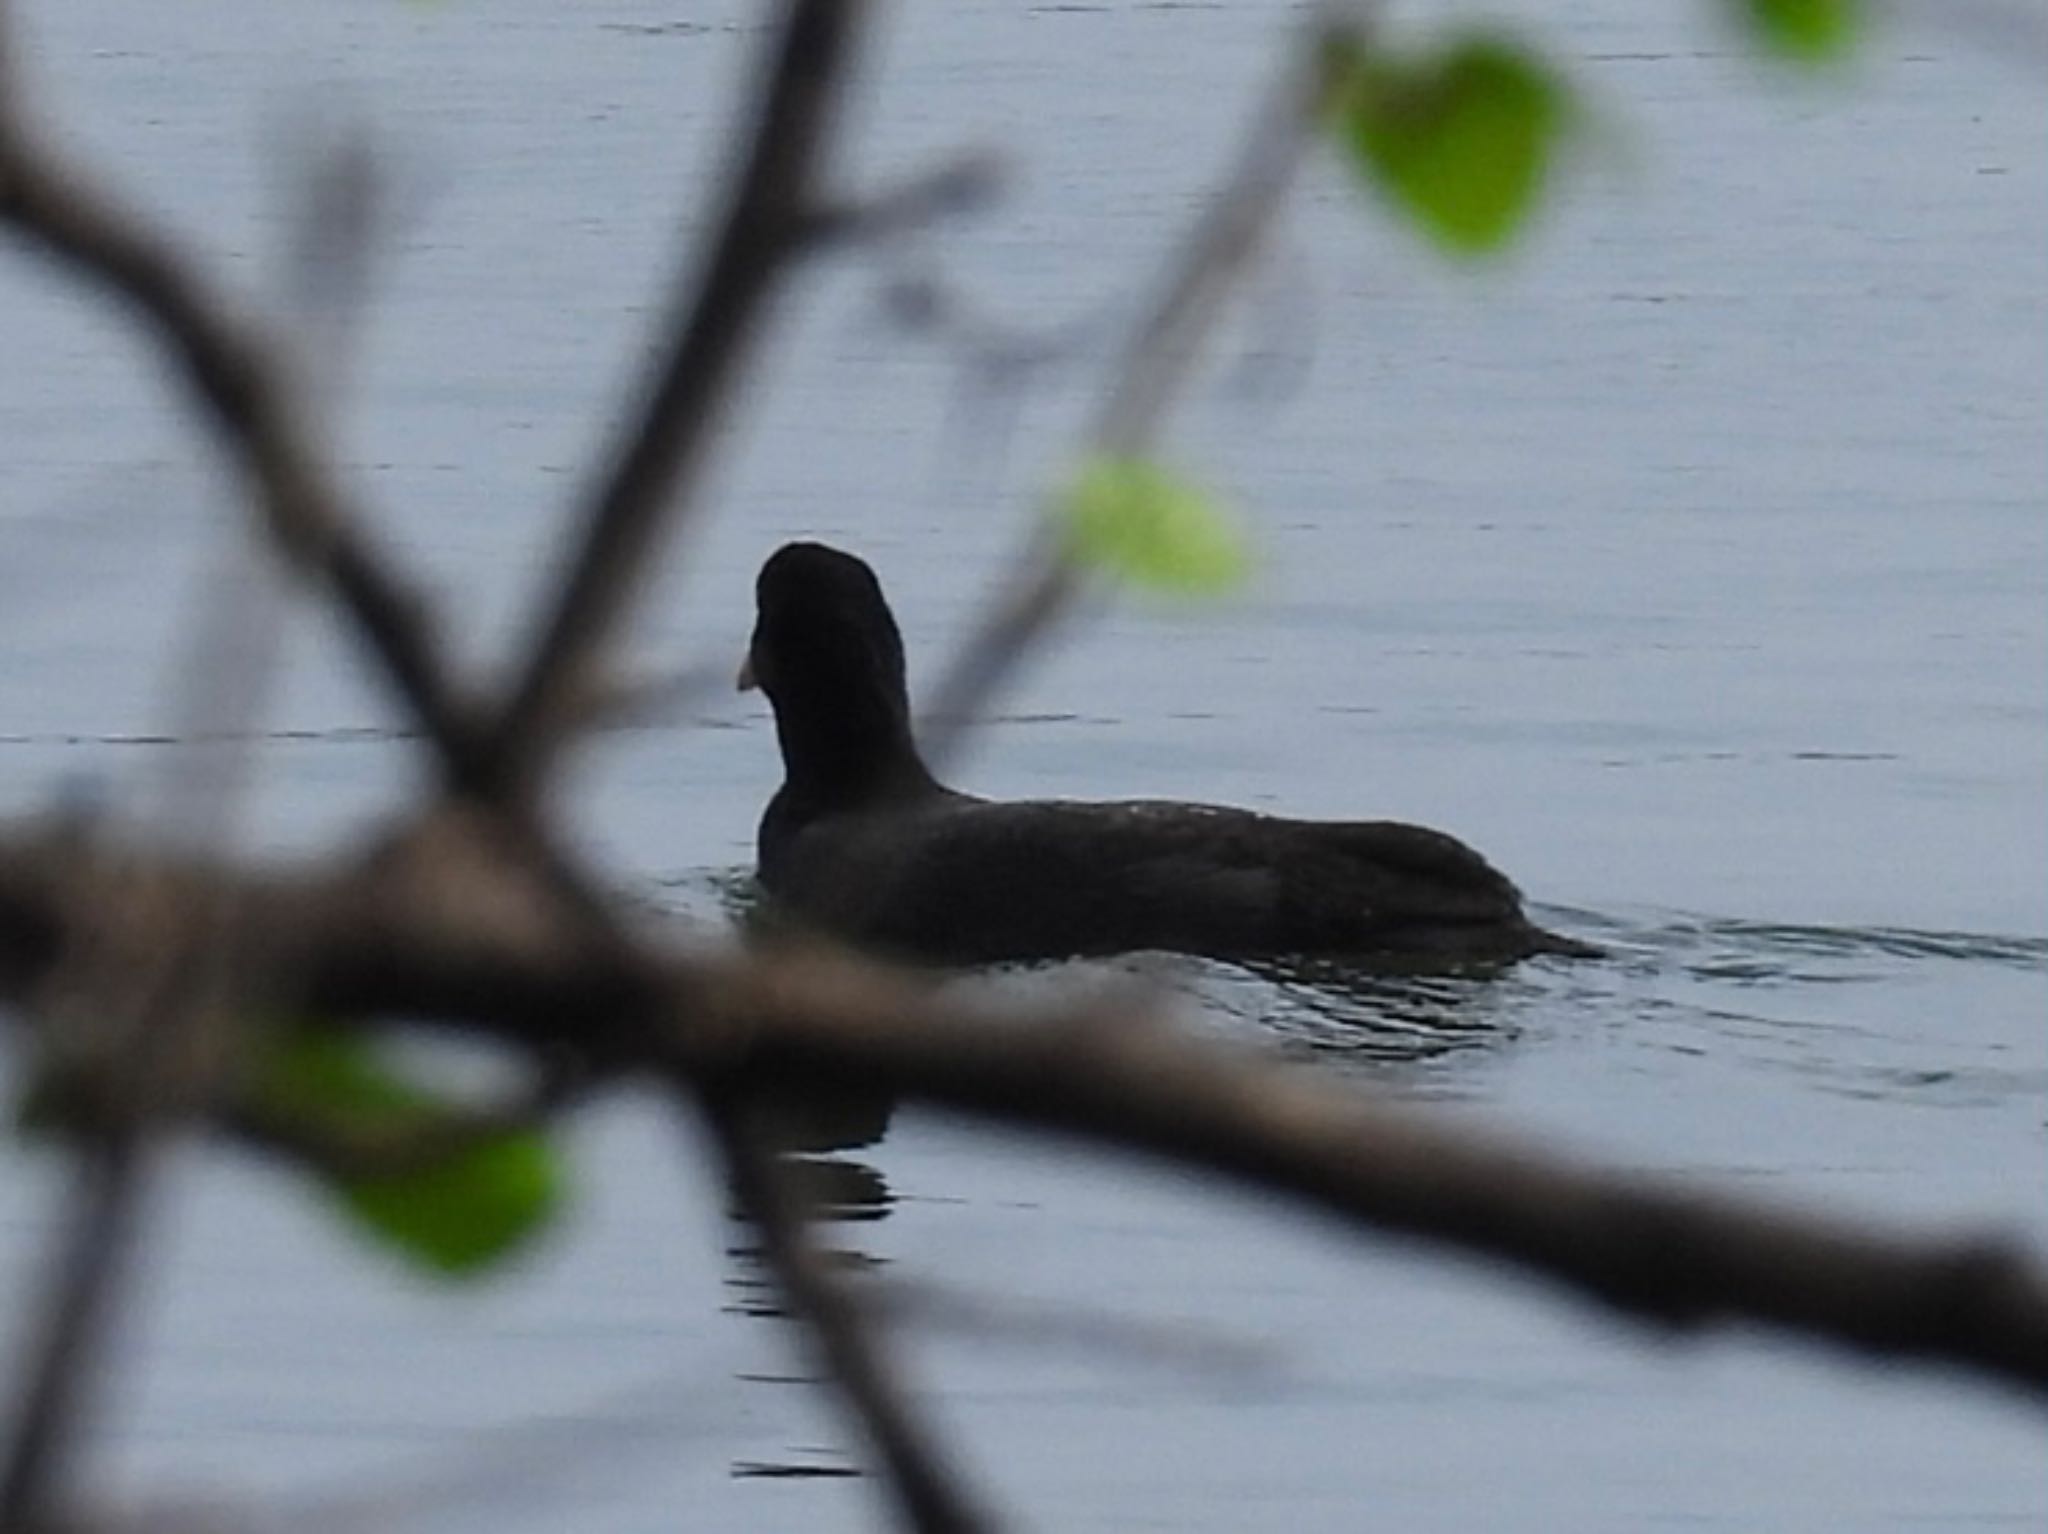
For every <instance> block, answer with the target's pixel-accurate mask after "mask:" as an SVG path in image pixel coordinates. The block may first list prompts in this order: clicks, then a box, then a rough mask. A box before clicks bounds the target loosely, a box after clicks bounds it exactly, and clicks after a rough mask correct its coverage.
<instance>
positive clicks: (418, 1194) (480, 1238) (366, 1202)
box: [335, 1130, 561, 1278]
mask: <svg viewBox="0 0 2048 1534" xmlns="http://www.w3.org/2000/svg"><path fill="white" fill-rule="evenodd" d="M335 1191H336V1192H337V1193H338V1194H339V1195H340V1196H341V1199H342V1202H343V1204H344V1205H345V1207H347V1209H348V1210H349V1211H350V1212H351V1213H352V1214H354V1215H355V1216H356V1218H357V1219H359V1220H360V1221H362V1223H363V1225H364V1227H365V1229H367V1230H369V1231H371V1232H373V1233H374V1234H376V1235H377V1236H379V1237H380V1238H382V1239H383V1240H384V1241H386V1242H387V1243H389V1244H390V1245H391V1246H393V1247H394V1248H396V1249H397V1250H398V1251H400V1252H402V1253H403V1254H404V1255H405V1256H407V1257H409V1258H411V1259H412V1260H413V1261H415V1262H417V1263H419V1264H421V1265H422V1266H424V1267H426V1268H429V1269H431V1270H432V1271H433V1272H435V1273H438V1274H441V1275H443V1276H445V1277H448V1278H466V1277H468V1276H470V1275H472V1274H477V1273H482V1272H484V1271H485V1270H487V1269H488V1268H490V1267H491V1266H493V1265H494V1264H496V1263H497V1262H498V1261H500V1260H501V1259H503V1258H504V1257H506V1256H507V1255H509V1254H510V1253H511V1252H513V1251H514V1250H516V1249H517V1248H518V1247H520V1246H522V1245H523V1244H525V1242H526V1241H527V1239H528V1238H529V1237H531V1236H532V1235H533V1234H534V1233H535V1232H536V1231H537V1230H538V1229H539V1228H540V1227H541V1225H542V1224H543V1223H544V1222H545V1221H546V1219H547V1217H548V1216H549V1215H550V1214H551V1213H552V1212H553V1211H554V1209H555V1207H556V1206H557V1204H558V1203H559V1202H560V1197H561V1182H560V1176H559V1169H558V1167H557V1166H556V1163H555V1157H554V1153H553V1151H552V1149H551V1148H550V1147H549V1145H548V1143H547V1142H546V1141H545V1140H543V1139H542V1138H541V1137H540V1136H539V1135H538V1134H535V1133H533V1132H532V1131H530V1130H528V1131H517V1132H514V1131H507V1132H505V1133H503V1134H498V1135H493V1136H491V1137H490V1138H488V1139H483V1140H478V1141H476V1142H475V1143H473V1144H471V1145H468V1146H465V1147H464V1148H463V1149H461V1150H458V1151H456V1152H454V1153H453V1154H451V1155H449V1156H448V1157H447V1158H446V1159H444V1160H441V1161H438V1162H436V1163H434V1164H433V1165H431V1166H428V1167H423V1168H420V1169H419V1170H417V1171H413V1172H408V1173H406V1174H405V1175H403V1176H399V1177H378V1178H372V1177H355V1178H348V1179H343V1180H339V1181H338V1182H337V1184H336V1188H335Z"/></svg>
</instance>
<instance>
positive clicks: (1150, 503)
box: [1060, 456, 1251, 596]
mask: <svg viewBox="0 0 2048 1534" xmlns="http://www.w3.org/2000/svg"><path fill="white" fill-rule="evenodd" d="M1060 514H1061V516H1062V518H1063V520H1064V522H1065V524H1066V532H1067V544H1068V550H1069V552H1070V554H1071V555H1072V557H1073V558H1074V559H1075V560H1076V561H1078V562H1079V563H1081V564H1084V565H1090V566H1093V567H1094V568H1096V569H1098V570H1102V571H1104V572H1106V573H1108V574H1110V575H1113V576H1116V577H1117V578H1118V579H1120V580H1126V581H1129V582H1131V583H1132V584H1133V585H1137V586H1147V587H1151V588H1152V589H1154V590H1157V591H1168V592H1174V593H1178V594H1181V595H1189V596H1206V595H1213V594H1215V593H1219V592H1224V591H1228V590H1230V589H1231V588H1232V587H1233V586H1236V585H1238V584H1240V583H1241V582H1242V581H1243V580H1244V578H1245V576H1246V575H1247V574H1248V573H1249V572H1250V569H1251V559H1250V556H1249V554H1248V553H1247V551H1246V548H1245V540H1244V536H1243V534H1242V533H1241V532H1240V531H1239V530H1238V528H1237V525H1236V524H1235V523H1234V522H1233V521H1232V520H1231V518H1230V516H1229V514H1228V513H1227V512H1225V511H1224V510H1223V508H1222V507H1221V506H1219V505H1218V504H1217V503H1216V501H1215V500H1214V499H1212V498H1211V497H1210V496H1209V495H1208V494H1207V493H1206V492H1205V491H1203V490H1202V489H1201V488H1200V487H1198V486H1196V485H1193V484H1190V483H1189V482H1188V481H1186V480H1184V479H1181V478H1179V477H1178V476H1176V475H1175V474H1173V473H1171V472H1170V471H1168V470H1166V469H1164V468H1161V467H1160V466H1159V465H1158V464H1155V463H1151V462H1148V461H1147V460H1145V459H1142V458H1118V457H1109V456H1105V457H1099V458H1095V459H1091V460H1090V461H1089V462H1087V463H1085V464H1083V465H1082V467H1081V472H1080V473H1079V474H1078V475H1076V476H1075V479H1074V483H1073V485H1072V487H1071V488H1070V489H1069V490H1068V491H1067V494H1066V497H1065V498H1064V500H1063V501H1062V502H1061V504H1060Z"/></svg>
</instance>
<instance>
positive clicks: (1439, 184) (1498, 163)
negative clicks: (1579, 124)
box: [1335, 36, 1571, 256]
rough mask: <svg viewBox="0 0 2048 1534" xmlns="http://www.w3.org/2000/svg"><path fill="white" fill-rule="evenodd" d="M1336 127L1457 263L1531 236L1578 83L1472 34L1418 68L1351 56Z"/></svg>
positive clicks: (1359, 160)
mask: <svg viewBox="0 0 2048 1534" xmlns="http://www.w3.org/2000/svg"><path fill="white" fill-rule="evenodd" d="M1349 64H1350V69H1349V73H1350V76H1351V78H1350V80H1349V81H1348V82H1347V88H1345V89H1343V90H1341V91H1340V92H1339V95H1338V102H1339V105H1338V110H1337V114H1336V122H1335V127H1336V131H1337V132H1338V134H1339V137H1340V139H1341V141H1342V143H1343V144H1344V146H1345V147H1346V148H1348V149H1349V151H1350V153H1351V158H1352V160H1353V162H1354V164H1356V165H1357V166H1358V168H1359V169H1360V170H1361V171H1363V172H1365V173H1366V174H1367V175H1369V176H1370V177H1371V178H1372V179H1373V180H1374V181H1375V182H1376V183H1377V184H1378V185H1379V186H1380V188H1381V189H1382V190H1384V191H1385V192H1387V193H1388V194H1389V195H1390V196H1392V197H1393V199H1394V200H1395V202H1396V203H1397V204H1399V205H1400V206H1401V207H1402V208H1403V209H1404V210H1405V211H1406V212H1407V213H1408V215H1409V216H1410V217H1411V218H1412V219H1413V220H1414V221H1415V223H1416V224H1417V225H1418V226H1419V227H1420V228H1421V229H1422V230H1423V232H1424V233H1425V234H1427V235H1429V237H1430V238H1431V239H1433V240H1435V241H1436V243H1437V244H1438V245H1440V246H1442V247H1443V248H1444V249H1445V250H1448V251H1450V252H1451V253H1452V254H1454V255H1460V256H1476V255H1485V254H1488V253H1490V252H1493V251H1496V250H1499V249H1500V248H1502V247H1503V246H1504V245H1506V244H1507V243H1508V241H1509V240H1510V239H1512V238H1513V237H1514V235H1515V234H1516V233H1517V232H1518V231H1519V230H1520V229H1521V227H1522V225H1523V224H1524V223H1525V222H1526V221H1527V219H1528V216H1529V212H1530V210H1531V209H1532V208H1534V206H1535V205H1536V201H1537V198H1538V196H1539V195H1540V194H1541V192H1542V190H1543V184H1544V181H1545V179H1546V178H1547V177H1548V175H1549V171H1550V164H1551V160H1552V157H1553V155H1554V154H1555V151H1556V148H1557V144H1558V141H1559V139H1560V138H1561V136H1562V134H1563V130H1564V129H1565V128H1566V127H1567V126H1568V125H1569V122H1570V120H1571V111H1570V107H1571V94H1570V91H1569V89H1568V87H1566V86H1565V84H1564V83H1563V82H1562V81H1561V80H1560V79H1559V78H1558V77H1557V76H1556V75H1554V74H1553V73H1552V72H1551V71H1550V70H1549V69H1548V68H1546V67H1545V65H1544V64H1543V63H1542V62H1541V61H1540V60H1539V59H1537V58H1536V57H1535V56H1534V55H1533V54H1531V53H1530V52H1528V51H1527V50H1526V49H1524V48H1521V47H1519V46H1518V45H1516V44H1514V43H1511V42H1506V41H1503V40H1501V39H1499V38H1494V37H1487V36H1473V37H1468V38H1466V39H1464V40H1462V41H1460V42H1458V43H1456V44H1454V45H1453V46H1451V47H1450V48H1448V49H1446V50H1445V51H1443V52H1442V53H1440V54H1438V55H1435V56H1433V57H1430V58H1425V59H1420V60H1415V61H1399V60H1394V59H1390V58H1387V57H1386V56H1384V55H1378V54H1358V53H1354V54H1352V55H1350V57H1349Z"/></svg>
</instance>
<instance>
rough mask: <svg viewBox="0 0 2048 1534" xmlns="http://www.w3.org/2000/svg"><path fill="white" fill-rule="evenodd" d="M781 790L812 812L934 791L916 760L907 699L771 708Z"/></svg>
mask: <svg viewBox="0 0 2048 1534" xmlns="http://www.w3.org/2000/svg"><path fill="white" fill-rule="evenodd" d="M775 733H776V736H777V738H778V739H779V740H780V742H781V745H782V770H783V779H784V792H785V794H786V795H787V796H788V797H789V798H790V799H791V800H792V801H795V802H797V803H801V804H803V805H805V806H806V807H807V808H810V809H811V810H812V811H813V812H814V813H815V812H822V811H827V810H845V809H860V808H864V807H866V806H869V805H874V804H886V803H894V802H898V801H901V800H905V799H915V798H919V797H922V796H924V795H927V794H931V793H936V792H940V791H941V790H940V787H939V783H938V780H937V779H936V778H934V777H933V776H932V774H931V771H930V769H928V768H927V767H926V766H925V764H924V759H923V758H922V757H921V756H919V755H918V752H917V742H916V740H915V739H914V738H913V736H912V735H911V730H910V710H909V705H908V702H907V701H906V700H903V699H900V698H890V697H885V696H882V695H880V694H868V695H865V696H857V697H848V696H842V697H840V698H839V699H837V700H835V701H834V702H833V704H832V706H830V707H829V708H823V707H821V708H815V709H778V710H777V711H776V717H775Z"/></svg>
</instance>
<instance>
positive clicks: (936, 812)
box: [740, 543, 1597, 968]
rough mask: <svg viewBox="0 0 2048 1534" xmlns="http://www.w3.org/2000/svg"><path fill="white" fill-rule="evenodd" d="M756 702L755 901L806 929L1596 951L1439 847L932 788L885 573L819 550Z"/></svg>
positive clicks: (764, 624)
mask: <svg viewBox="0 0 2048 1534" xmlns="http://www.w3.org/2000/svg"><path fill="white" fill-rule="evenodd" d="M755 600H756V604H757V611H758V616H757V619H756V622H755V625H754V635H753V641H752V643H751V645H750V646H749V648H748V654H747V662H746V665H745V666H744V667H743V668H742V669H741V672H740V686H741V687H742V688H745V687H750V686H754V685H757V684H758V685H759V686H760V688H761V690H762V691H764V692H765V693H767V695H768V701H769V703H770V704H772V705H773V706H774V710H775V731H776V735H777V736H778V737H779V739H780V741H781V745H782V765H783V774H784V776H783V783H782V787H781V788H780V789H779V790H778V791H777V792H776V795H775V797H774V799H772V800H771V801H770V802H769V805H768V810H767V813H766V814H765V815H763V816H762V818H761V831H760V842H759V865H760V878H761V883H762V884H763V885H764V886H765V887H766V889H767V891H768V893H769V894H770V896H772V897H773V898H774V900H775V901H776V902H777V903H779V905H781V906H782V907H783V908H785V909H786V910H788V911H789V912H791V913H792V914H794V915H795V916H797V917H798V918H800V919H802V920H804V921H807V922H810V923H813V924H815V925H816V926H818V927H821V928H823V929H825V930H827V931H830V932H833V933H836V934H839V935H840V936H843V937H845V938H847V939H849V940H851V941H854V942H856V943H860V944H863V945H866V946H869V947H874V948H878V949H881V950H883V951H886V952H890V953H894V954H899V955H902V956H905V957H913V958H922V959H929V960H937V961H942V962H954V963H984V962H992V961H996V960H1003V959H1041V958H1065V957H1075V956H1082V955H1100V954H1111V953H1124V952H1129V951H1132V950H1138V949H1165V950H1170V951H1175V952H1181V953H1194V954H1208V955H1212V956H1215V957H1219V958H1264V957H1273V956H1279V955H1293V954H1314V955H1329V956H1338V957H1343V958H1345V959H1349V960H1355V961H1358V962H1360V963H1362V964H1372V965H1386V966H1393V967H1400V968H1415V967H1425V968H1442V967H1446V966H1454V965H1458V964H1461V963H1472V962H1496V963H1497V962H1505V961H1508V960H1512V959H1520V958H1526V957H1528V956H1530V955H1532V954H1542V953H1550V954H1571V955H1589V954H1592V953H1594V952H1597V950H1594V949H1591V948H1589V947H1587V946H1586V945H1584V944H1581V943H1577V942H1574V941H1573V940H1571V939H1569V938H1563V937H1559V936H1558V935H1556V934H1554V933H1550V932H1546V931H1544V930H1543V929H1542V928H1540V927H1538V926H1536V925H1535V924H1534V923H1532V922H1531V921H1530V920H1529V919H1528V918H1527V917H1526V916H1524V915H1523V913H1522V904H1521V897H1520V895H1519V894H1518V892H1517V891H1516V889H1515V886H1514V885H1513V884H1512V883H1510V882H1509V881H1508V879H1507V878H1506V877H1505V876H1504V875H1502V874H1500V873H1499V872H1497V871H1496V870H1495V869H1494V868H1493V867H1492V865H1490V864H1489V863H1487V861H1486V860H1485V859H1484V858H1482V857H1480V855H1479V854H1478V853H1476V852H1474V851H1473V850H1472V849H1471V848H1469V847H1467V846H1466V845H1465V844H1464V843H1463V842H1460V841H1458V840H1457V839H1456V838H1454V837H1450V836H1446V835H1445V834H1444V833H1443V832H1441V831H1432V830H1428V829H1427V828H1425V827H1422V826H1412V825H1403V824H1401V823H1399V822H1397V821H1387V820H1373V821H1306V820H1286V819H1282V818H1280V817H1277V816H1272V815H1259V814H1254V813H1252V812H1250V811H1247V810H1236V809H1224V808H1219V807H1216V806H1213V805H1205V804H1178V803H1168V802H1161V801H1144V800H1140V801H1126V802H1111V803H1087V802H1078V801H1067V800H1024V801H1009V802H1005V801H994V800H986V799H977V798H973V797H971V796H969V795H967V794H963V793H959V792H956V791H955V790H953V789H951V788H948V787H946V786H945V785H944V784H942V783H940V782H939V781H938V780H937V779H936V778H934V777H933V776H932V774H931V772H930V771H929V770H928V769H927V768H926V766H925V764H924V761H923V759H922V758H921V757H920V756H919V755H918V751H917V745H916V742H915V740H914V739H913V738H912V735H911V727H910V702H909V694H908V690H907V688H906V685H905V672H904V658H903V639H902V636H901V634H900V633H899V632H898V630H897V627H896V620H895V618H894V616H893V615H892V614H891V613H890V611H889V604H888V602H887V601H886V600H885V599H884V597H883V595H882V588H881V585H880V584H879V583H878V582H877V581H876V579H875V574H874V571H872V570H871V569H869V568H868V566H867V565H866V564H865V563H864V562H863V561H861V560H859V559H856V558H855V557H854V556H852V555H851V554H845V553H841V552H840V551H839V550H837V549H833V548H828V547H826V546H825V545H823V544H819V543H791V544H786V545H784V546H783V547H782V548H781V549H779V550H777V551H776V553H775V554H774V555H773V556H772V557H770V559H769V560H768V562H767V564H766V565H764V566H763V567H762V569H761V575H760V579H759V581H758V583H757V585H756V588H755Z"/></svg>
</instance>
